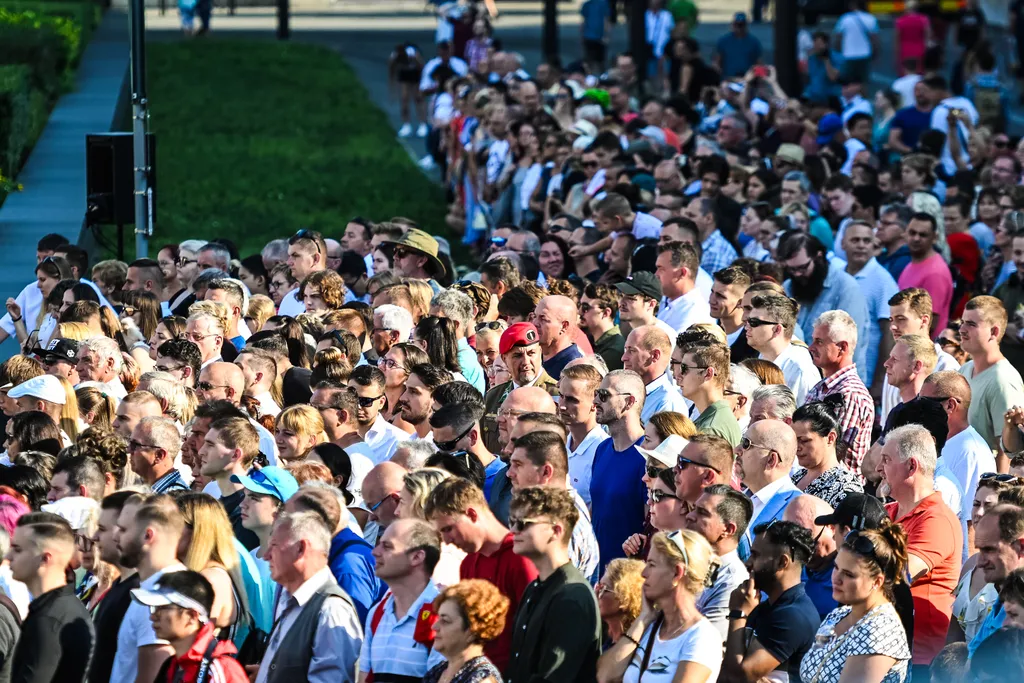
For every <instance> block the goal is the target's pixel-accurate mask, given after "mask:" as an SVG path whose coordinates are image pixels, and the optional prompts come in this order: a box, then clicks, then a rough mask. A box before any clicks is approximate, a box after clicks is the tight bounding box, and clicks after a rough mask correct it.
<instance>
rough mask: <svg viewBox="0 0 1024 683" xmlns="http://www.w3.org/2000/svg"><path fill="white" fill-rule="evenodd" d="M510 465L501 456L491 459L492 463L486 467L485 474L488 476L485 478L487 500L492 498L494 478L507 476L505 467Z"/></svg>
mask: <svg viewBox="0 0 1024 683" xmlns="http://www.w3.org/2000/svg"><path fill="white" fill-rule="evenodd" d="M507 467H508V465H506V464H505V463H504V462H502V460H501V458H495V459H494V460H492V461H491V464H490V465H488V466H487V467H485V468H484V474H486V475H487V478H486V479H485V480H484V498H486V499H487V500H490V499H491V487H492V485H493V484H494V478H495V477H498V476H501V477H504V476H505V469H506V468H507Z"/></svg>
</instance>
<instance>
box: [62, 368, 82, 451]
mask: <svg viewBox="0 0 1024 683" xmlns="http://www.w3.org/2000/svg"><path fill="white" fill-rule="evenodd" d="M57 379H59V380H60V385H61V387H63V388H64V406H63V407H62V408H61V409H60V424H58V425H57V426H58V427H60V428H61V429H63V430H64V433H65V434H67V435H68V437H69V438H70V439H71V441H72V442H74V441H75V439H77V438H78V395H77V394H75V388H74V387H73V386H71V382H69V381H68V380H67V378H65V377H58V378H57Z"/></svg>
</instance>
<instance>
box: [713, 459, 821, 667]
mask: <svg viewBox="0 0 1024 683" xmlns="http://www.w3.org/2000/svg"><path fill="white" fill-rule="evenodd" d="M787 478H788V477H787ZM754 534H755V539H754V547H753V552H752V554H751V561H750V562H749V564H748V568H749V569H750V578H749V579H747V580H746V581H744V582H743V583H742V584H740V586H739V587H738V588H737V589H736V590H734V591H733V593H732V597H730V598H729V637H728V638H727V639H726V643H725V658H724V659H723V660H722V680H725V681H756V680H760V679H761V678H763V677H765V676H768V675H769V674H771V673H772V672H773V671H776V670H779V671H781V672H783V673H788V675H789V680H793V681H798V680H800V662H801V661H803V658H804V655H805V654H807V651H808V650H809V649H810V648H811V646H812V645H813V644H814V636H815V634H816V633H817V631H818V626H819V625H820V624H821V618H820V617H819V616H818V610H817V608H815V606H814V603H813V602H811V599H810V598H809V597H807V593H806V591H805V590H804V585H803V583H802V581H801V579H802V575H803V570H804V566H805V565H806V564H807V561H808V560H809V559H810V557H811V551H812V549H813V548H814V538H813V537H812V536H811V532H810V531H808V530H807V529H805V528H803V527H802V526H800V525H799V524H794V523H793V522H775V523H774V524H761V525H760V526H757V527H756V528H755V529H754ZM761 593H764V594H766V595H767V596H768V599H767V600H765V601H764V602H760V600H761ZM759 603H760V604H759Z"/></svg>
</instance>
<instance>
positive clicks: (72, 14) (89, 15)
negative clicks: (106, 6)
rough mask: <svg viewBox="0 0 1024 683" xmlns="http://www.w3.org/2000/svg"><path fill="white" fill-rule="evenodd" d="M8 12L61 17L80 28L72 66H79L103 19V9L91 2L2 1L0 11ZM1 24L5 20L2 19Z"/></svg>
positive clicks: (0, 1) (64, 0)
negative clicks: (90, 40)
mask: <svg viewBox="0 0 1024 683" xmlns="http://www.w3.org/2000/svg"><path fill="white" fill-rule="evenodd" d="M2 10H8V11H10V12H15V13H19V14H22V13H30V14H39V15H44V16H46V17H61V18H65V19H69V20H71V21H72V22H73V23H74V24H75V25H77V26H78V27H80V40H78V41H77V43H78V46H77V49H74V50H72V52H73V54H74V58H73V59H72V61H71V63H72V65H77V64H78V60H79V59H80V58H81V55H82V52H83V51H84V50H85V46H86V45H87V44H88V43H89V38H90V37H92V33H93V31H95V30H96V27H97V26H99V25H100V20H102V19H103V9H102V8H101V7H100V6H99V5H96V4H93V3H91V2H67V1H66V0H63V1H61V2H47V1H46V0H31V1H28V0H0V11H2ZM0 23H3V20H2V19H0Z"/></svg>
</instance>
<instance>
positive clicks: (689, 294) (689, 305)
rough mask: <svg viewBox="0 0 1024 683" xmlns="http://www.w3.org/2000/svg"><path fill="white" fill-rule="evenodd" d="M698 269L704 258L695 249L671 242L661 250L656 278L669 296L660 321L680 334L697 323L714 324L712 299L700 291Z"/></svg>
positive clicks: (659, 317) (659, 316)
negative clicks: (701, 259) (710, 302)
mask: <svg viewBox="0 0 1024 683" xmlns="http://www.w3.org/2000/svg"><path fill="white" fill-rule="evenodd" d="M698 268H700V257H699V256H697V250H696V249H694V248H693V247H692V246H691V245H689V244H687V243H685V242H670V243H669V244H662V245H661V246H659V247H658V258H657V260H656V261H655V271H654V274H655V276H656V277H657V278H658V281H659V283H660V284H661V291H662V293H663V294H664V295H665V301H664V302H663V306H662V309H661V311H660V312H659V313H658V320H660V321H662V322H663V323H665V324H666V325H668V326H669V327H671V328H672V329H674V330H675V331H676V332H682V331H684V330H686V329H688V328H689V327H690V326H691V325H695V324H697V323H712V322H713V320H712V318H711V306H710V304H709V303H708V298H707V297H706V296H703V295H702V294H701V292H700V290H699V289H697V287H696V278H697V269H698ZM670 338H671V337H670Z"/></svg>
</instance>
